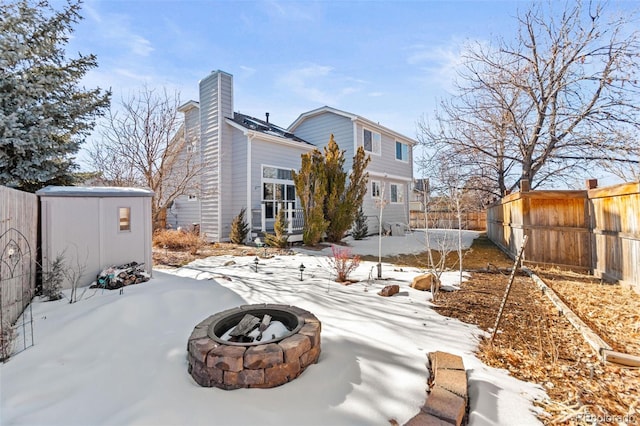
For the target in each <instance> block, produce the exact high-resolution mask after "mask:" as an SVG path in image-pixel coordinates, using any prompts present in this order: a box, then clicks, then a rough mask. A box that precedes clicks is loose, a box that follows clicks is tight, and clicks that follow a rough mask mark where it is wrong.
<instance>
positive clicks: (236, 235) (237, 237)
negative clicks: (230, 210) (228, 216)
mask: <svg viewBox="0 0 640 426" xmlns="http://www.w3.org/2000/svg"><path fill="white" fill-rule="evenodd" d="M246 211H247V209H246V208H244V207H243V208H242V210H240V213H238V215H237V216H236V217H234V218H233V222H231V232H230V233H229V239H230V240H231V242H232V243H234V244H242V243H244V241H245V240H246V239H247V235H248V234H249V224H248V223H247V222H246V221H245V220H244V214H245V213H246Z"/></svg>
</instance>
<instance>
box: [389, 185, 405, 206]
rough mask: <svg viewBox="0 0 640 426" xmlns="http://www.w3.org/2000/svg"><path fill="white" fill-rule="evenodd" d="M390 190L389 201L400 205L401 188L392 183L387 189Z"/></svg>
mask: <svg viewBox="0 0 640 426" xmlns="http://www.w3.org/2000/svg"><path fill="white" fill-rule="evenodd" d="M389 190H390V199H391V202H392V203H401V202H402V198H403V197H402V186H401V185H397V184H395V183H392V184H391V185H390V187H389Z"/></svg>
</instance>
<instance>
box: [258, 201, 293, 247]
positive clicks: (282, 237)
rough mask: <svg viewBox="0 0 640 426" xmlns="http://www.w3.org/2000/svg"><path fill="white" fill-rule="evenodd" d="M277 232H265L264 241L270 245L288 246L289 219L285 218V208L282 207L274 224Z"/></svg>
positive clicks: (274, 229)
mask: <svg viewBox="0 0 640 426" xmlns="http://www.w3.org/2000/svg"><path fill="white" fill-rule="evenodd" d="M273 232H274V233H275V234H265V236H264V241H265V243H267V245H268V246H270V247H278V248H284V247H286V246H287V242H288V240H289V235H288V234H287V221H286V219H285V218H284V209H280V211H279V212H278V214H277V215H276V222H275V223H274V224H273Z"/></svg>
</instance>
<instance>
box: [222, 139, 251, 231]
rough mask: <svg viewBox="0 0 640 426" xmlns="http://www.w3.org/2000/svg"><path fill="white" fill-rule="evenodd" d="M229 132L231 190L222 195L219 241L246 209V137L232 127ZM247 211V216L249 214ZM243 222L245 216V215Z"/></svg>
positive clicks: (248, 210)
mask: <svg viewBox="0 0 640 426" xmlns="http://www.w3.org/2000/svg"><path fill="white" fill-rule="evenodd" d="M230 130H231V140H232V144H233V150H232V155H231V156H232V162H231V182H230V183H231V188H230V189H229V190H228V191H227V192H224V193H223V194H222V195H223V197H222V205H223V208H224V211H225V213H226V214H225V215H224V216H223V219H222V235H221V239H223V240H227V239H228V237H229V233H230V232H231V223H232V222H233V218H234V217H235V216H237V215H238V213H240V210H241V209H242V208H246V207H247V144H248V140H247V136H245V135H244V133H243V132H242V131H240V130H238V129H235V128H233V127H231V128H230ZM250 213H251V212H250V209H247V214H250ZM245 220H247V216H246V215H245Z"/></svg>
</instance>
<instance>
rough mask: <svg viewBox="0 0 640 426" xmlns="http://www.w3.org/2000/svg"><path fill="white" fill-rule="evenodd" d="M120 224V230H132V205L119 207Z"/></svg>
mask: <svg viewBox="0 0 640 426" xmlns="http://www.w3.org/2000/svg"><path fill="white" fill-rule="evenodd" d="M118 226H119V230H120V231H123V232H124V231H131V207H118Z"/></svg>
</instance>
